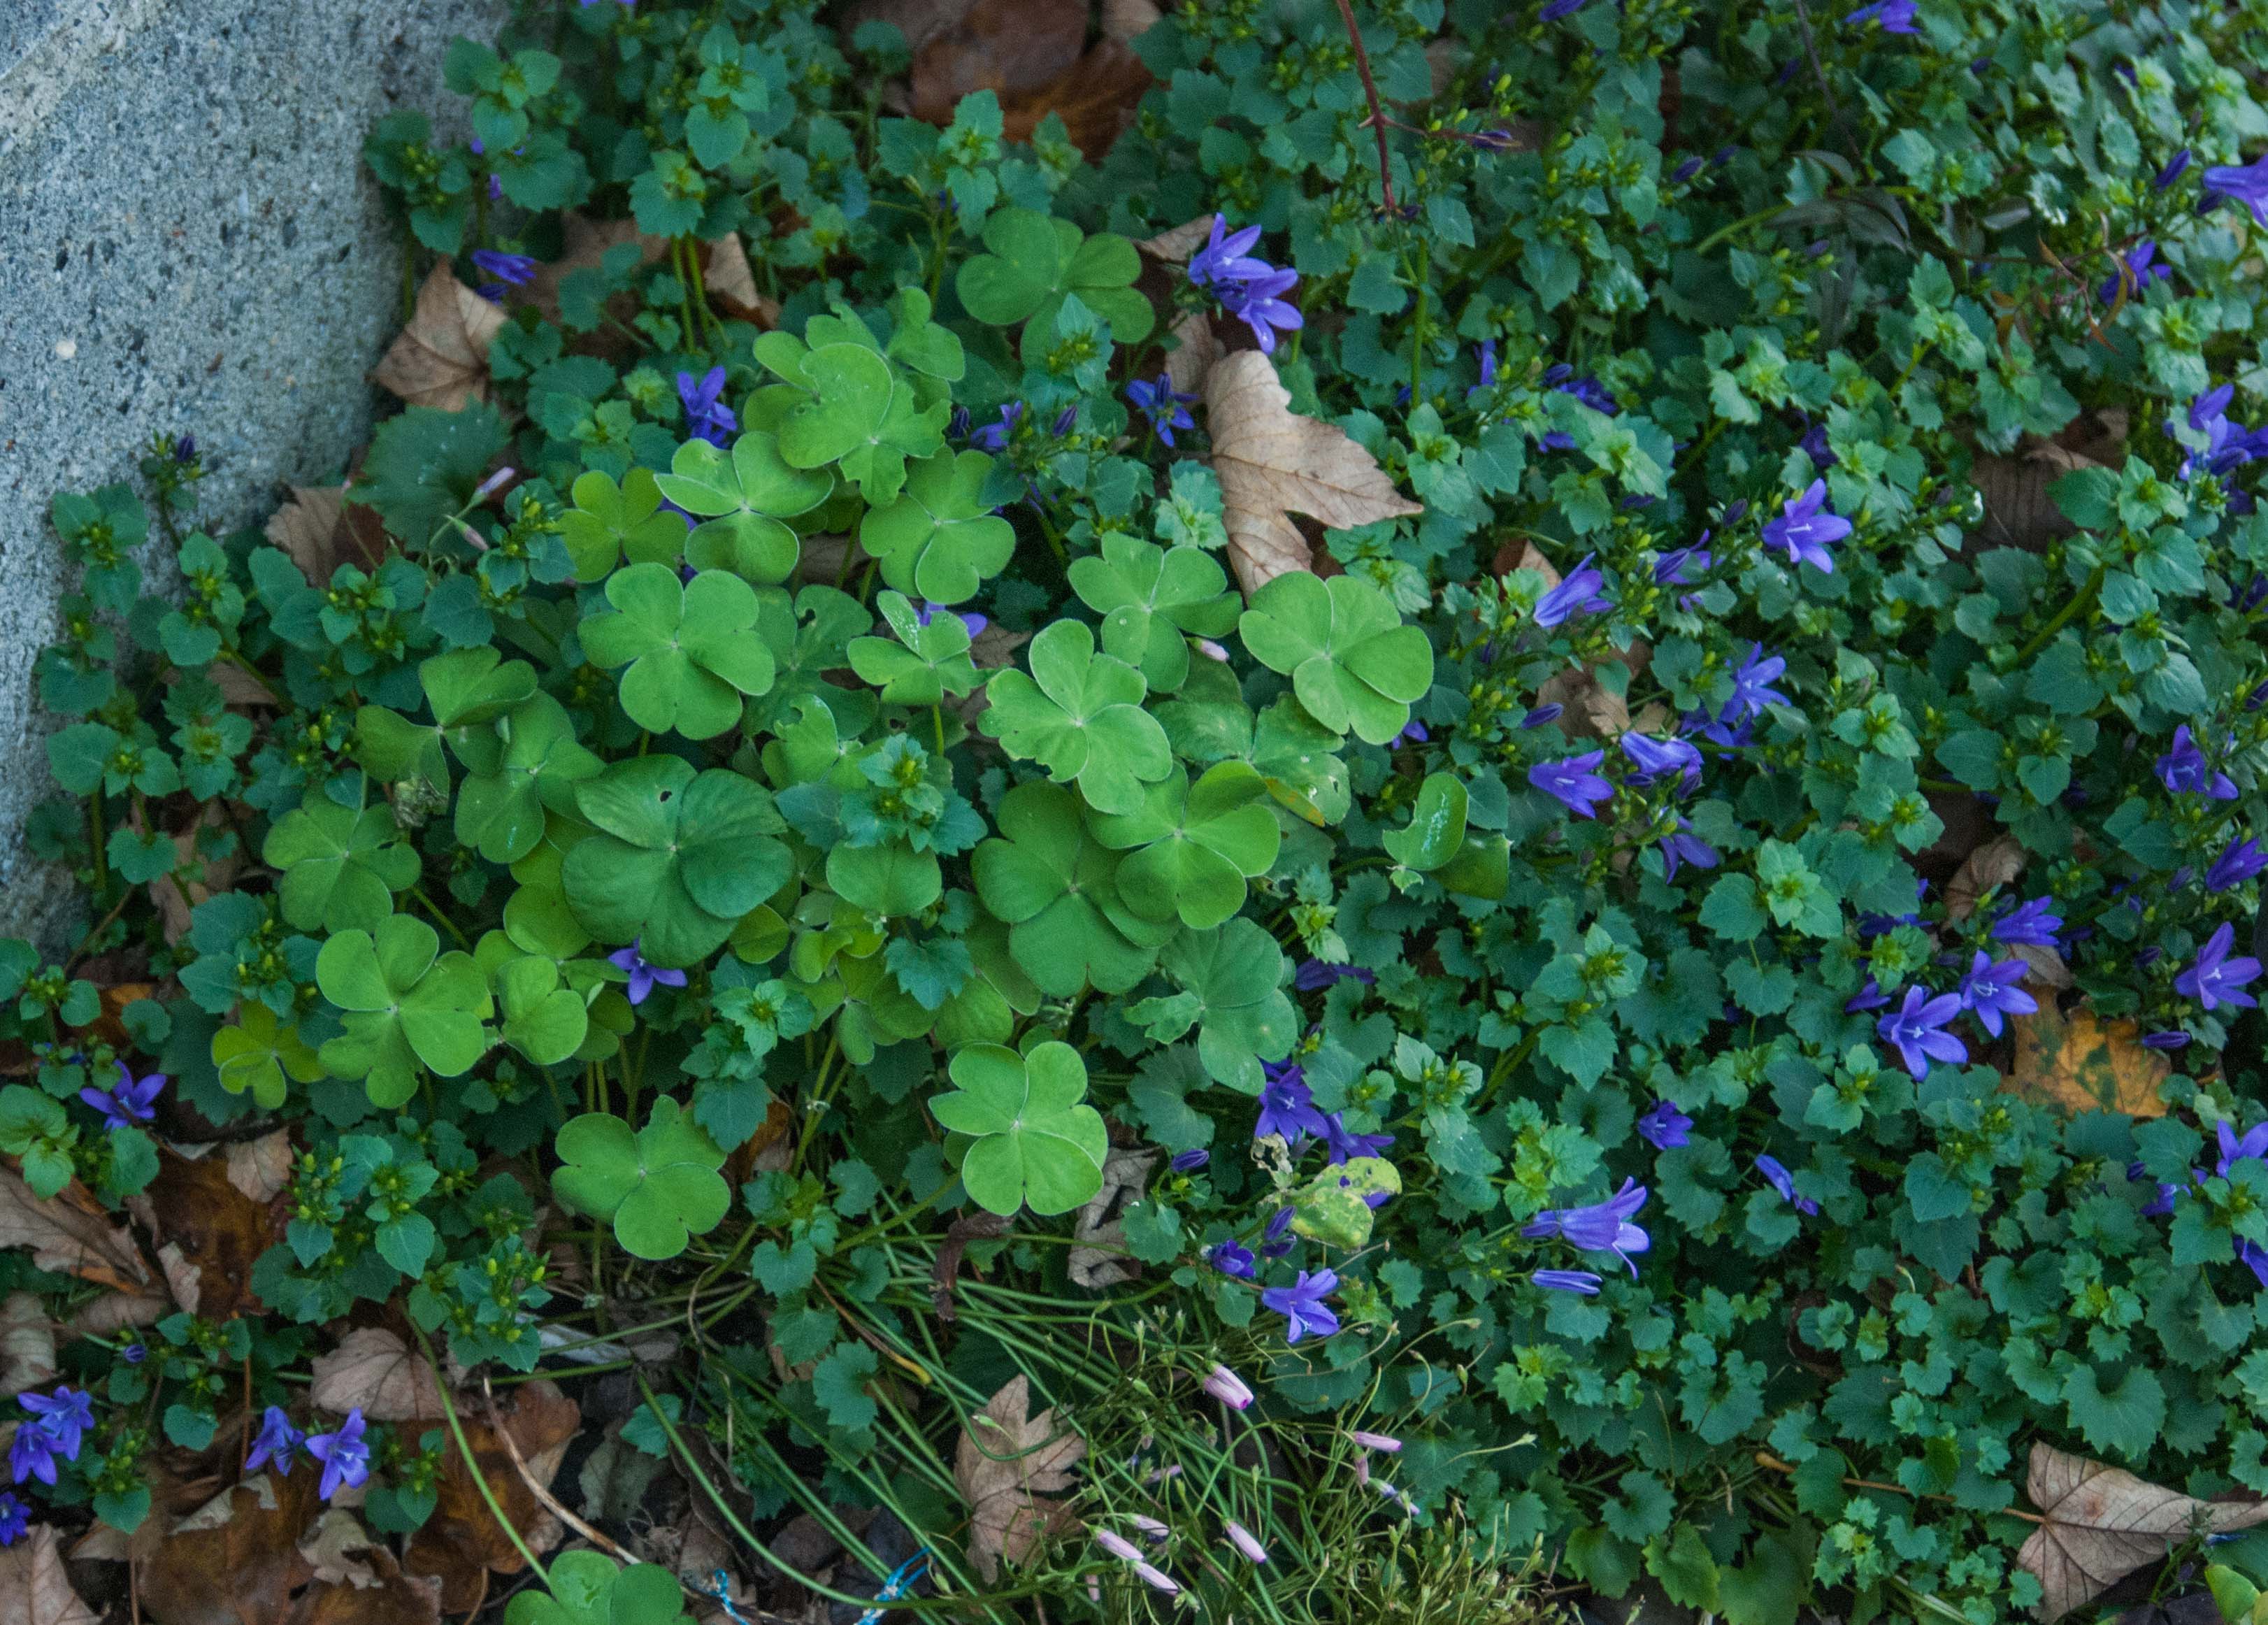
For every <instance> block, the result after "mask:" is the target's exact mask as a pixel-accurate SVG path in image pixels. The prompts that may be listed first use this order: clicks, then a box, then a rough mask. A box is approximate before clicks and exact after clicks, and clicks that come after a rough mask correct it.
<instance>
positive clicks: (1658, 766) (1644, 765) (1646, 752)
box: [1622, 729, 1701, 795]
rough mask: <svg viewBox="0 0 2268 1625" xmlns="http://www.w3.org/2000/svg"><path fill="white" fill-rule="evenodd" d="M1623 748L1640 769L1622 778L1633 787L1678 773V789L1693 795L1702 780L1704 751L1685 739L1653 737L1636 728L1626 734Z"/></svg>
mask: <svg viewBox="0 0 2268 1625" xmlns="http://www.w3.org/2000/svg"><path fill="white" fill-rule="evenodd" d="M1622 750H1623V755H1624V756H1625V757H1629V758H1630V761H1631V764H1632V765H1633V766H1634V767H1636V768H1637V769H1638V771H1637V772H1634V773H1631V774H1630V775H1628V776H1627V777H1625V778H1624V780H1623V782H1624V784H1626V785H1629V786H1630V787H1631V788H1633V789H1640V788H1643V787H1646V786H1647V785H1650V784H1653V782H1654V781H1655V780H1657V779H1667V778H1669V777H1671V776H1672V775H1675V776H1676V777H1677V779H1678V780H1679V783H1678V787H1677V793H1678V794H1680V795H1690V794H1692V793H1693V789H1694V787H1695V786H1697V785H1698V784H1699V783H1700V782H1701V753H1700V752H1699V751H1698V750H1695V749H1694V748H1693V747H1692V746H1691V745H1689V744H1687V743H1686V742H1684V741H1683V740H1682V739H1653V738H1650V737H1648V736H1647V735H1644V734H1641V733H1638V732H1637V731H1636V730H1635V729H1633V730H1632V731H1631V732H1630V733H1627V734H1624V735H1623V737H1622Z"/></svg>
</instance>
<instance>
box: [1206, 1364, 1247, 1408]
mask: <svg viewBox="0 0 2268 1625" xmlns="http://www.w3.org/2000/svg"><path fill="white" fill-rule="evenodd" d="M1201 1386H1202V1387H1203V1388H1204V1391H1205V1392H1207V1393H1209V1394H1211V1395H1212V1397H1213V1398H1214V1399H1216V1400H1219V1401H1220V1402H1221V1403H1222V1404H1223V1405H1226V1406H1227V1407H1229V1408H1230V1409H1231V1410H1238V1411H1241V1410H1242V1409H1244V1408H1245V1407H1247V1406H1248V1405H1250V1404H1251V1403H1252V1390H1251V1389H1249V1388H1248V1387H1246V1386H1245V1385H1244V1378H1241V1377H1239V1376H1238V1375H1237V1374H1236V1373H1235V1372H1234V1371H1232V1370H1229V1369H1228V1368H1227V1367H1226V1366H1225V1365H1216V1366H1214V1367H1213V1368H1212V1370H1211V1373H1210V1374H1208V1375H1207V1376H1206V1378H1205V1379H1204V1383H1203V1384H1202V1385H1201Z"/></svg>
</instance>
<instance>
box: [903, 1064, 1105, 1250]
mask: <svg viewBox="0 0 2268 1625" xmlns="http://www.w3.org/2000/svg"><path fill="white" fill-rule="evenodd" d="M950 1070H951V1073H952V1076H953V1081H954V1084H955V1085H956V1088H955V1089H954V1092H953V1093H952V1094H949V1095H940V1096H939V1097H937V1098H935V1099H933V1100H932V1101H931V1102H930V1111H931V1112H932V1115H934V1116H935V1117H936V1119H937V1120H938V1121H939V1123H941V1124H943V1125H944V1126H946V1128H948V1129H951V1130H953V1131H954V1132H955V1133H956V1134H968V1135H969V1136H970V1137H971V1138H972V1139H973V1140H974V1141H975V1143H974V1144H973V1145H971V1146H970V1147H969V1148H968V1152H967V1154H966V1155H965V1156H963V1157H962V1159H961V1182H962V1183H963V1184H964V1185H966V1186H968V1194H969V1195H970V1196H971V1197H972V1198H974V1199H975V1200H976V1202H977V1204H978V1205H979V1206H981V1207H983V1208H986V1209H987V1210H989V1211H990V1212H993V1213H1002V1214H1013V1213H1014V1212H1016V1211H1017V1210H1018V1209H1019V1208H1024V1207H1029V1208H1031V1210H1032V1211H1033V1212H1034V1213H1037V1214H1057V1213H1069V1212H1070V1211H1071V1209H1072V1208H1078V1207H1079V1206H1081V1205H1083V1204H1084V1203H1086V1201H1087V1200H1090V1199H1091V1198H1092V1197H1093V1196H1094V1193H1096V1192H1097V1191H1100V1190H1101V1188H1102V1161H1103V1158H1104V1156H1106V1155H1107V1154H1108V1151H1109V1149H1110V1144H1109V1138H1108V1135H1107V1134H1105V1132H1104V1130H1103V1126H1102V1114H1101V1112H1097V1111H1096V1110H1095V1109H1094V1107H1093V1106H1090V1105H1086V1104H1082V1103H1083V1102H1084V1101H1085V1100H1086V1062H1084V1061H1083V1060H1080V1059H1079V1052H1078V1051H1077V1050H1075V1049H1073V1048H1071V1045H1068V1044H1058V1043H1055V1042H1052V1041H1051V1042H1049V1043H1045V1044H1039V1045H1034V1046H1033V1049H1032V1052H1031V1053H1030V1054H1029V1055H1019V1054H1018V1053H1016V1052H1015V1051H1013V1050H1012V1049H1006V1048H1004V1047H1002V1046H1000V1045H990V1044H980V1045H971V1046H970V1047H969V1048H968V1049H965V1050H962V1051H961V1053H959V1054H957V1055H955V1056H954V1058H953V1064H952V1067H951V1069H950Z"/></svg>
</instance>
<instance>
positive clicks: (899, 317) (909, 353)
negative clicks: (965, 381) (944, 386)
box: [882, 288, 968, 384]
mask: <svg viewBox="0 0 2268 1625" xmlns="http://www.w3.org/2000/svg"><path fill="white" fill-rule="evenodd" d="M931 310H932V306H931V304H930V299H929V295H928V294H927V293H925V292H923V291H922V290H921V289H919V288H902V289H900V290H899V291H898V292H897V293H896V295H895V296H894V297H893V298H892V299H891V300H890V318H891V320H892V321H894V322H895V323H896V326H895V328H893V329H892V330H891V333H890V342H889V343H887V344H885V345H884V346H883V347H882V348H883V351H884V352H885V353H886V354H887V355H888V356H889V358H891V359H892V360H894V361H895V362H897V363H898V364H899V365H900V366H902V367H904V368H905V369H906V370H907V371H908V372H910V373H920V374H921V375H922V376H923V377H924V378H933V379H936V380H939V382H940V383H948V384H949V383H952V382H953V381H954V380H957V379H958V378H960V377H961V374H963V373H966V372H967V371H968V357H967V356H966V355H965V354H964V353H962V351H961V338H960V336H959V335H958V334H956V333H954V330H953V329H951V328H948V327H940V326H939V324H938V323H936V322H934V321H931V320H930V312H931Z"/></svg>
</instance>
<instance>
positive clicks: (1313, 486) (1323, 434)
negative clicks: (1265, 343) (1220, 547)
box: [1205, 350, 1425, 597]
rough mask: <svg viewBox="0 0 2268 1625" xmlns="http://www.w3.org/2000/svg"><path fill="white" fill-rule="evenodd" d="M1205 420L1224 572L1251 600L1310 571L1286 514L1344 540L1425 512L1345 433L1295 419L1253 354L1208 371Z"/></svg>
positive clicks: (1268, 367) (1266, 363) (1270, 370)
mask: <svg viewBox="0 0 2268 1625" xmlns="http://www.w3.org/2000/svg"><path fill="white" fill-rule="evenodd" d="M1205 416H1206V427H1207V428H1208V429H1209V430H1210V432H1211V435H1212V467H1213V472H1214V473H1215V474H1217V475H1218V476H1219V477H1220V491H1221V502H1222V506H1223V508H1224V509H1225V510H1226V524H1227V528H1228V558H1229V563H1230V564H1231V565H1233V566H1234V567H1235V570H1236V580H1237V584H1238V585H1239V586H1240V587H1243V589H1244V593H1245V595H1246V596H1247V597H1250V596H1251V595H1253V594H1254V593H1256V592H1257V591H1258V590H1259V589H1260V587H1262V586H1263V585H1264V584H1265V583H1267V582H1269V581H1272V580H1275V579H1276V578H1277V577H1278V576H1279V575H1283V574H1285V573H1286V572H1291V571H1294V570H1312V569H1313V568H1314V561H1313V559H1312V558H1311V557H1310V555H1309V552H1308V549H1307V538H1306V537H1305V536H1301V535H1300V528H1299V527H1298V526H1296V525H1294V524H1293V523H1292V521H1291V518H1290V515H1291V514H1292V513H1305V514H1307V516H1308V517H1310V518H1312V519H1315V520H1319V521H1322V523H1323V524H1324V525H1326V526H1328V527H1329V528H1331V529H1334V530H1350V529H1352V528H1354V527H1356V526H1358V525H1367V524H1370V523H1371V522H1373V521H1376V520H1381V519H1394V518H1396V517H1398V516H1400V515H1403V514H1407V513H1424V512H1425V506H1424V505H1423V504H1421V503H1417V502H1412V501H1410V499H1408V498H1406V497H1404V496H1403V494H1402V493H1401V492H1400V491H1396V490H1395V489H1394V482H1393V481H1392V480H1390V479H1388V477H1387V476H1386V470H1385V469H1381V468H1380V467H1379V466H1378V462H1377V459H1375V458H1373V456H1372V455H1371V454H1369V453H1368V452H1366V451H1365V450H1364V449H1363V448H1362V447H1359V446H1358V445H1356V444H1355V443H1354V441H1352V440H1351V439H1348V438H1347V436H1346V433H1345V432H1344V431H1343V430H1341V429H1339V428H1337V426H1336V425H1331V424H1327V423H1319V422H1317V421H1316V420H1315V419H1314V418H1313V417H1300V415H1299V414H1298V413H1296V412H1294V411H1292V396H1291V394H1290V392H1289V391H1287V390H1286V389H1285V388H1284V386H1283V385H1282V384H1280V383H1278V381H1277V379H1276V366H1275V364H1274V363H1273V362H1271V361H1270V360H1269V358H1267V357H1266V356H1263V355H1262V354H1261V353H1260V352H1259V351H1256V350H1246V351H1239V352H1237V353H1236V354H1235V355H1233V356H1227V357H1225V358H1222V359H1221V360H1220V361H1219V362H1217V363H1215V364H1214V366H1213V368H1212V371H1211V373H1208V374H1207V375H1206V378H1205Z"/></svg>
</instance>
